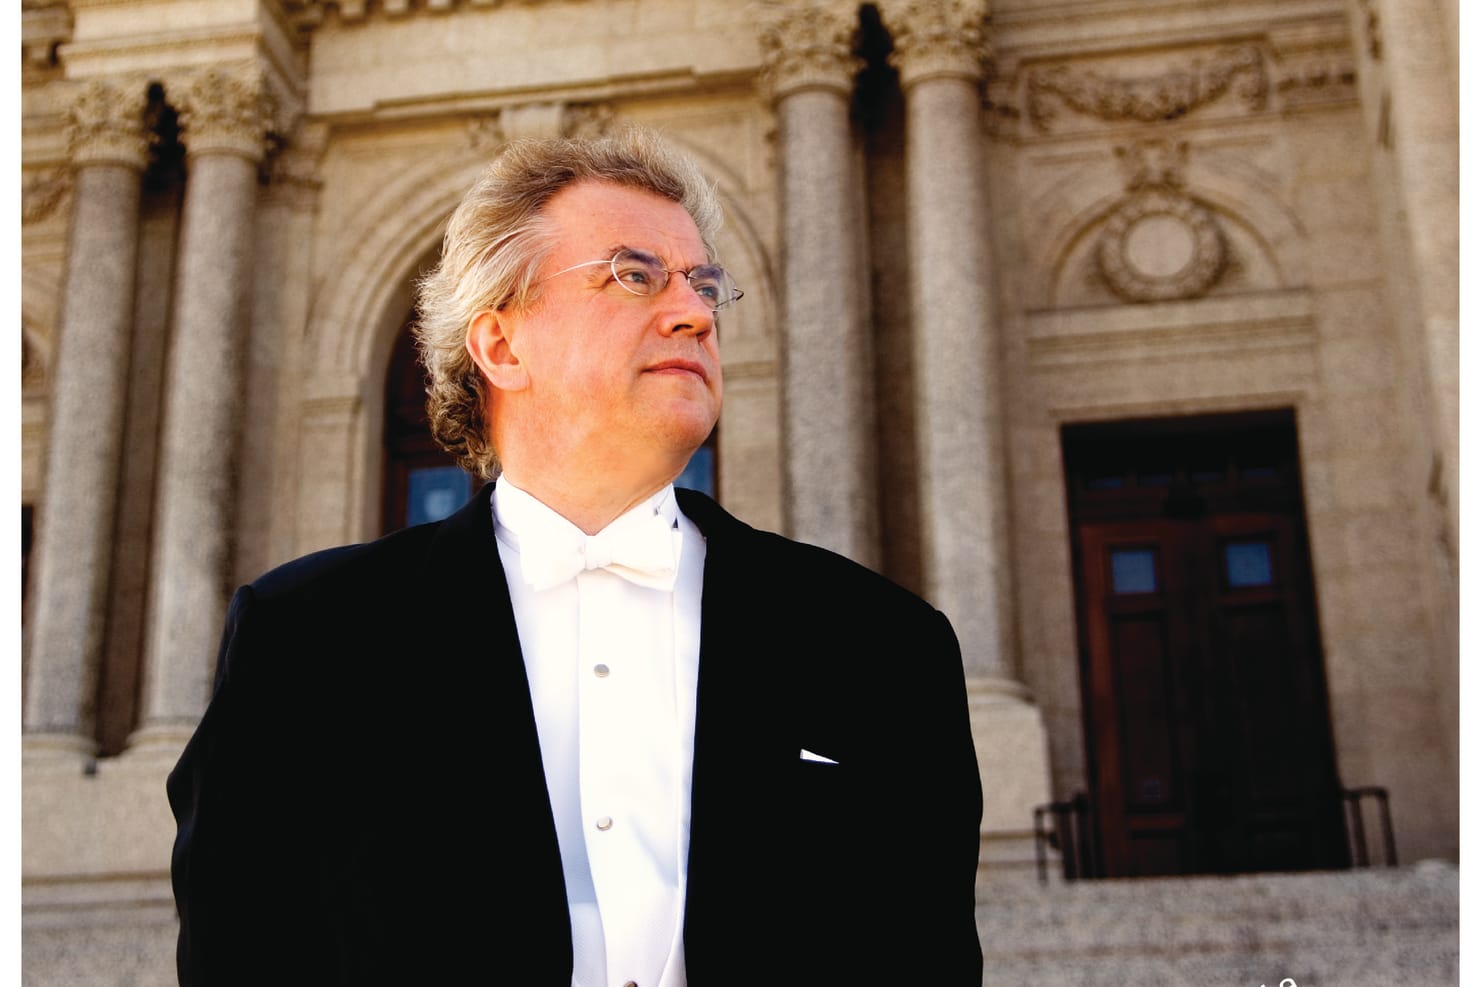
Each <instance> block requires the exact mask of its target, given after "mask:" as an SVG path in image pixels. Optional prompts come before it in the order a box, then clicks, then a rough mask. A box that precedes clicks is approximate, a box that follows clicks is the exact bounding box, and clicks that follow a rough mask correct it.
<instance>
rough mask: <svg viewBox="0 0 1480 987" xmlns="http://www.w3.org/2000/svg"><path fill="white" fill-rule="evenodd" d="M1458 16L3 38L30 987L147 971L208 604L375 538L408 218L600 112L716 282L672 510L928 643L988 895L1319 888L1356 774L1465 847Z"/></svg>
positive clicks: (1454, 9)
mask: <svg viewBox="0 0 1480 987" xmlns="http://www.w3.org/2000/svg"><path fill="white" fill-rule="evenodd" d="M1458 19H1459V18H1458V0H1178V2H1169V0H1055V2H1047V0H992V2H991V3H990V4H989V3H988V0H876V2H873V3H864V4H859V3H852V2H834V0H757V2H751V3H732V2H728V0H687V2H684V3H676V2H671V0H205V2H185V0H23V4H22V21H21V23H22V31H21V33H22V65H23V71H22V77H23V83H22V114H23V117H22V174H21V182H22V195H23V216H22V224H23V225H22V244H23V261H22V263H23V268H22V293H21V295H22V297H21V304H22V313H21V314H22V344H23V354H24V365H23V379H22V456H23V460H22V503H23V524H24V526H25V530H26V531H27V546H28V547H27V557H26V561H25V564H26V570H25V572H26V575H25V586H24V592H25V595H26V601H25V605H26V610H25V612H26V616H25V622H24V633H25V638H26V648H25V654H24V659H23V677H24V686H23V704H24V724H23V725H24V736H23V742H22V746H23V771H22V782H23V908H24V930H25V931H24V937H25V938H24V942H25V948H26V957H27V958H26V963H27V968H28V978H30V979H29V980H28V982H31V981H34V982H36V983H50V982H57V983H62V982H65V983H72V984H78V983H100V984H101V983H125V982H126V983H154V982H168V977H169V969H170V966H169V964H170V950H171V948H172V947H171V936H172V934H173V932H172V930H173V921H174V919H173V908H172V904H171V898H170V893H169V887H168V862H169V846H170V841H171V839H172V837H173V823H172V820H171V818H170V815H169V810H168V807H167V806H166V805H165V803H164V799H163V783H164V777H165V774H166V773H167V771H168V769H169V767H170V766H171V765H172V764H173V761H174V759H175V757H176V756H178V753H179V751H180V749H181V747H182V746H183V744H184V742H185V740H186V738H187V737H188V736H189V734H190V732H191V731H192V729H193V728H194V726H195V723H196V722H197V720H198V719H199V717H200V715H201V713H202V711H203V710H204V708H205V705H206V702H207V700H208V698H209V689H210V681H211V674H212V670H213V663H214V658H215V654H216V645H217V638H218V635H219V633H220V628H221V623H222V617H223V615H224V610H225V604H226V600H227V599H228V597H229V593H230V590H231V589H232V588H233V587H234V586H235V585H236V584H238V583H240V582H243V581H246V580H249V579H251V578H252V577H254V576H255V575H257V574H258V573H260V572H262V571H263V570H265V569H266V568H268V567H270V566H272V565H274V564H276V563H278V562H281V561H283V560H286V559H288V558H292V557H294V556H297V555H300V554H303V553H306V552H309V551H312V550H315V549H318V548H322V547H326V546H329V545H335V544H342V543H347V542H352V541H360V540H364V539H367V538H371V537H374V536H376V535H378V534H379V533H380V532H382V531H383V530H386V529H388V528H390V527H394V526H395V524H396V522H397V521H398V520H404V517H403V516H402V515H401V514H399V513H396V512H399V511H400V510H401V509H402V508H403V507H404V506H406V504H407V498H408V496H411V495H409V494H408V493H407V491H406V490H404V489H399V490H398V489H396V485H397V484H401V483H403V482H404V481H405V480H406V477H407V476H409V475H410V473H413V472H415V469H416V468H419V467H418V466H417V463H421V462H422V460H415V462H413V461H412V459H408V458H407V456H408V455H409V454H408V453H407V452H406V451H405V450H406V448H410V446H404V445H398V444H397V440H396V438H395V436H396V434H398V433H396V429H395V423H396V422H397V421H398V420H399V419H398V415H397V408H398V403H397V400H396V397H397V395H398V394H399V395H400V396H401V397H403V398H404V397H405V394H404V390H405V389H404V388H402V391H400V392H397V391H396V389H395V385H396V381H397V380H398V379H400V378H398V375H397V374H396V373H394V372H393V371H394V370H395V368H396V367H397V366H399V364H398V363H397V356H398V354H400V355H401V357H402V358H403V359H404V353H405V348H404V347H405V333H406V324H407V320H408V317H409V314H410V311H411V304H412V301H411V298H412V294H411V284H412V281H413V279H414V277H415V276H416V274H417V273H418V272H419V271H421V270H424V269H425V268H426V267H427V266H428V265H429V264H430V263H432V262H433V261H434V259H435V256H436V251H437V249H438V245H439V238H440V234H441V228H442V225H443V223H444V222H445V220H446V218H447V216H448V214H449V213H450V211H451V209H452V207H453V206H454V204H455V203H456V202H457V200H458V199H459V198H460V196H461V195H462V193H463V192H464V191H465V190H466V189H467V187H468V186H469V185H471V183H472V182H473V180H474V179H475V177H476V176H477V175H478V173H479V172H480V170H481V169H482V168H483V167H484V165H485V164H486V162H487V161H488V160H489V158H490V156H491V155H492V154H494V153H496V151H497V150H498V148H499V147H500V146H501V145H502V144H503V143H504V142H506V141H508V140H511V139H513V138H516V137H519V136H524V135H550V134H573V133H600V132H603V131H606V130H608V129H611V128H614V127H618V126H621V125H623V124H626V123H636V124H642V125H645V126H649V127H654V128H657V129H659V130H661V131H663V132H664V133H666V134H667V135H668V136H669V137H670V138H671V139H672V140H674V141H675V142H676V143H677V144H679V145H680V146H682V147H683V148H685V149H687V150H688V151H689V152H691V153H692V154H693V155H694V156H695V157H696V158H698V160H699V161H700V162H701V164H702V165H703V167H704V168H705V170H706V171H707V173H708V174H709V175H710V176H711V177H712V178H713V179H714V181H715V182H716V184H717V187H718V190H719V193H720V196H721V198H722V200H723V202H724V205H725V209H726V213H727V225H726V229H725V232H724V234H723V236H722V238H721V240H720V242H719V249H720V254H721V257H722V259H723V260H724V263H725V264H726V266H727V267H728V268H729V269H730V270H731V271H732V272H734V274H735V276H736V279H737V281H738V282H739V283H740V284H741V285H742V286H743V287H744V289H745V290H746V297H745V300H744V301H743V302H742V303H741V304H740V305H738V306H736V307H735V309H734V311H733V314H731V313H728V312H727V313H726V319H725V323H724V327H723V340H722V351H723V360H724V365H725V375H726V378H727V380H726V383H727V387H726V392H727V393H726V403H725V410H724V414H723V417H722V420H721V423H720V426H719V428H718V430H717V434H716V436H715V440H714V444H713V449H712V468H711V469H710V470H709V472H708V473H707V474H706V477H707V478H706V480H705V481H704V482H707V483H709V484H711V485H712V486H713V489H714V490H715V492H716V494H717V496H718V498H719V500H720V501H721V502H722V503H723V504H724V505H725V506H726V507H728V508H729V509H730V510H731V511H733V512H734V513H736V514H738V515H739V516H741V517H742V518H745V519H747V520H749V521H750V522H751V523H753V524H756V525H757V526H760V527H769V528H772V529H776V530H781V531H783V532H786V533H788V534H790V535H792V536H794V537H797V538H800V539H802V540H805V541H811V542H815V543H817V544H821V545H824V546H827V547H830V548H833V549H835V550H837V551H839V552H842V553H844V554H846V555H849V556H851V557H853V558H855V559H858V560H860V561H862V562H864V563H865V564H867V565H870V566H872V567H874V568H876V569H879V570H880V571H882V572H885V573H886V574H888V575H890V576H891V577H893V578H895V579H896V580H898V581H900V582H902V583H904V584H905V585H907V586H910V587H911V588H914V589H916V590H917V591H919V592H921V593H922V594H924V595H925V596H926V597H927V598H929V599H931V600H932V601H933V602H934V603H935V604H936V605H937V606H939V607H941V608H942V609H943V610H944V611H945V612H946V613H947V614H948V615H949V616H950V617H951V619H952V621H953V623H954V625H955V627H956V629H957V633H958V635H959V636H960V638H961V642H962V647H963V656H964V661H965V666H966V673H967V678H968V683H969V688H970V693H971V703H972V708H971V713H972V722H973V729H974V732H975V736H976V741H977V746H978V754H979V759H980V762H981V770H982V777H983V783H984V789H985V791H986V793H987V797H986V798H987V804H986V812H985V818H984V820H983V832H982V840H983V855H982V861H983V864H982V872H981V881H982V885H983V887H988V886H992V885H993V884H998V885H1007V884H1011V883H1013V882H1020V881H1022V879H1023V878H1024V876H1025V875H1029V874H1031V872H1032V863H1033V855H1034V846H1033V841H1032V824H1033V809H1034V807H1035V806H1038V805H1041V804H1044V803H1047V802H1050V801H1055V800H1058V801H1064V800H1068V799H1070V798H1071V797H1072V796H1073V795H1075V794H1076V793H1084V794H1085V796H1086V798H1087V799H1088V802H1089V804H1090V805H1092V807H1093V809H1094V813H1093V818H1094V819H1095V826H1096V827H1097V829H1096V830H1095V832H1096V840H1097V842H1098V845H1099V852H1100V854H1101V856H1102V861H1101V865H1102V866H1103V867H1104V869H1105V871H1106V873H1109V874H1112V875H1138V874H1146V875H1150V874H1158V875H1177V874H1192V873H1206V872H1248V871H1270V870H1281V869H1303V868H1312V867H1316V868H1319V867H1330V866H1342V865H1344V864H1345V863H1346V862H1347V859H1346V857H1347V854H1348V851H1347V849H1346V847H1345V846H1344V845H1343V844H1342V843H1341V840H1340V838H1339V835H1333V832H1334V829H1333V827H1337V828H1339V812H1340V809H1339V789H1341V788H1345V789H1356V788H1361V787H1364V786H1382V787H1384V788H1385V789H1386V790H1387V791H1388V793H1389V795H1390V798H1391V806H1392V812H1393V821H1394V827H1395V833H1396V839H1397V849H1398V854H1399V857H1400V858H1401V859H1403V860H1407V861H1412V860H1417V859H1422V858H1432V857H1437V858H1444V859H1457V857H1458V850H1459V827H1458V794H1457V792H1458V733H1459V729H1458V714H1459V704H1458V635H1457V578H1458V573H1457V567H1458V550H1457V532H1458V523H1459V519H1458V500H1457V491H1458V456H1459V449H1458V389H1459V377H1458V361H1457V354H1458V260H1457V254H1458V218H1457V203H1458V126H1459V125H1458V94H1457V81H1456V80H1457V76H1458V58H1459V50H1458V42H1457V40H1456V39H1457V37H1458V30H1457V29H1458ZM405 376H406V375H404V374H402V375H401V377H405ZM410 379H412V380H413V381H414V373H412V374H411V375H410ZM413 390H414V388H413ZM413 397H414V395H413ZM402 404H404V402H402ZM413 405H414V401H413ZM412 445H415V443H414V442H413V443H412ZM408 463H410V464H411V465H410V466H408V465H407V464H408ZM408 470H409V471H410V472H408ZM83 481H86V482H83ZM412 499H414V497H413V498H412ZM412 506H414V505H412ZM32 530H34V532H35V551H34V553H32V552H31V551H30V549H29V537H30V536H29V532H30V531H32ZM901 660H902V661H904V660H907V656H901ZM388 715H394V711H388ZM1291 765H1293V767H1291ZM1269 779H1276V782H1277V783H1276V782H1271V781H1269ZM1266 782H1267V783H1266ZM1281 785H1283V786H1285V787H1284V788H1281V787H1280V786H1281ZM1275 789H1279V790H1275ZM1292 792H1293V793H1295V794H1294V796H1291V793H1292ZM1312 792H1314V793H1315V794H1314V795H1312V794H1311V793H1312ZM1297 803H1298V805H1297ZM1292 806H1294V808H1292ZM1282 813H1283V815H1282ZM1290 813H1293V815H1291V814H1290ZM1302 813H1303V814H1302ZM1312 834H1315V835H1312ZM861 866H866V862H861Z"/></svg>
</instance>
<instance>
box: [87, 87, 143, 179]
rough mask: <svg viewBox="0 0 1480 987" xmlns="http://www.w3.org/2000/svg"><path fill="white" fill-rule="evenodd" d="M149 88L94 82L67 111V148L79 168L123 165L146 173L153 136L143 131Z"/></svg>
mask: <svg viewBox="0 0 1480 987" xmlns="http://www.w3.org/2000/svg"><path fill="white" fill-rule="evenodd" d="M147 102H148V88H147V87H146V86H145V85H144V84H143V83H142V82H139V83H133V82H121V83H111V82H104V81H103V80H101V79H94V80H92V81H90V82H88V83H87V84H86V85H84V86H83V87H82V89H81V90H79V91H78V93H77V95H76V96H75V98H74V99H73V100H72V103H71V105H70V106H69V107H68V108H67V148H68V151H69V153H70V155H71V158H72V163H73V164H75V165H77V166H78V167H86V166H87V165H93V164H121V165H126V166H127V167H130V168H137V169H138V170H139V171H143V170H144V167H145V166H146V165H148V163H149V142H150V139H151V135H150V133H149V132H148V130H147V129H145V127H144V107H145V105H146V104H147Z"/></svg>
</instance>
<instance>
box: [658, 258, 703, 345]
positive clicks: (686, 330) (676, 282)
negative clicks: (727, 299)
mask: <svg viewBox="0 0 1480 987" xmlns="http://www.w3.org/2000/svg"><path fill="white" fill-rule="evenodd" d="M662 294H664V295H666V296H668V297H667V299H666V305H665V307H664V309H663V313H662V321H661V322H660V323H659V328H660V331H661V332H662V333H663V334H664V335H670V336H671V335H678V334H680V333H682V334H685V335H691V336H693V337H694V338H695V339H699V340H703V339H704V338H705V337H707V336H709V334H710V333H712V332H714V310H713V309H712V308H710V307H709V305H708V304H706V303H705V301H704V299H702V298H700V297H699V293H698V292H696V291H695V290H694V289H693V287H692V286H691V285H690V284H689V279H688V278H687V277H684V276H683V275H682V274H676V275H674V276H673V277H671V278H669V280H668V286H667V288H666V290H664V291H663V292H662Z"/></svg>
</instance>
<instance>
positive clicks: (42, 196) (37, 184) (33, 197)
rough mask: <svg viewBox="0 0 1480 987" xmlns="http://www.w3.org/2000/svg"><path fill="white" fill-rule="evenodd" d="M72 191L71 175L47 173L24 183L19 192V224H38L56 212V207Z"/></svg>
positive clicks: (59, 171)
mask: <svg viewBox="0 0 1480 987" xmlns="http://www.w3.org/2000/svg"><path fill="white" fill-rule="evenodd" d="M71 191H72V173H71V172H69V171H64V170H55V171H48V172H46V173H45V174H42V175H38V176H37V177H35V178H33V179H32V180H31V181H29V182H27V183H26V187H25V188H24V189H22V191H21V224H22V225H28V224H30V223H39V222H41V221H42V220H43V219H45V218H46V217H48V216H50V215H51V214H52V213H54V212H56V208H57V205H58V204H59V203H60V202H61V201H62V200H63V199H65V198H66V197H67V193H69V192H71Z"/></svg>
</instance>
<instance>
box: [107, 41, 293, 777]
mask: <svg viewBox="0 0 1480 987" xmlns="http://www.w3.org/2000/svg"><path fill="white" fill-rule="evenodd" d="M180 104H181V106H180V110H181V112H180V123H181V127H182V130H183V134H184V141H185V147H186V155H187V158H186V162H187V165H186V172H187V178H186V186H185V205H184V216H183V219H182V222H181V233H180V258H179V264H178V267H177V271H176V282H175V306H174V311H175V326H174V339H173V343H172V346H171V351H170V360H169V366H168V368H167V370H166V374H167V377H166V384H165V388H166V391H165V416H164V435H163V447H162V456H161V462H160V476H159V492H158V497H157V499H156V503H157V509H156V511H157V512H156V532H155V543H154V566H153V568H152V578H153V586H152V594H151V596H152V603H153V607H152V612H151V615H150V631H149V641H148V648H147V650H146V652H145V660H146V664H145V669H144V684H143V690H142V696H141V703H140V707H141V711H142V717H141V725H140V728H139V730H138V731H136V732H135V734H134V736H133V737H132V738H131V741H130V748H131V750H133V751H138V750H148V749H151V748H155V749H162V750H164V751H167V752H173V751H177V750H178V749H179V747H180V746H181V745H183V743H184V741H185V739H187V738H188V736H189V734H190V732H191V731H192V730H193V729H194V727H195V725H196V723H197V721H199V719H200V717H201V714H202V713H203V712H204V711H205V707H206V702H207V701H208V699H209V697H210V687H211V675H212V671H213V669H214V665H215V658H216V650H217V645H218V643H219V640H220V634H221V626H222V622H223V620H224V617H225V613H226V603H227V600H228V598H229V595H230V585H229V580H230V563H231V545H232V542H233V540H234V523H235V518H234V510H233V501H234V492H235V489H236V448H237V444H238V437H239V432H240V428H239V423H238V408H239V407H240V404H241V391H242V386H243V379H244V378H243V373H242V353H243V352H244V350H245V340H246V335H247V332H248V328H249V326H250V325H251V322H250V302H251V296H252V291H251V277H252V272H251V258H252V243H253V226H254V211H255V208H254V207H255V203H256V198H257V168H258V164H259V162H260V161H261V159H262V156H263V153H264V138H265V135H266V114H265V112H264V96H263V90H262V86H261V82H260V80H259V79H257V78H254V77H252V76H250V75H248V74H245V73H244V74H238V75H228V74H224V73H222V72H220V71H217V70H209V71H206V72H204V73H202V74H201V75H199V76H196V77H195V78H194V79H193V80H192V81H191V82H190V84H189V86H188V88H187V89H186V91H185V92H184V93H183V94H182V95H181V97H180Z"/></svg>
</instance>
